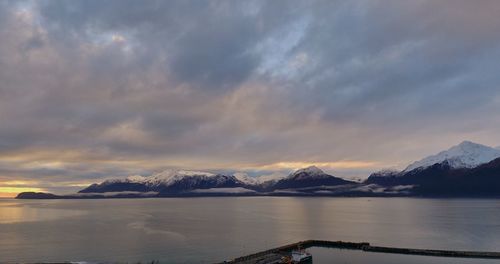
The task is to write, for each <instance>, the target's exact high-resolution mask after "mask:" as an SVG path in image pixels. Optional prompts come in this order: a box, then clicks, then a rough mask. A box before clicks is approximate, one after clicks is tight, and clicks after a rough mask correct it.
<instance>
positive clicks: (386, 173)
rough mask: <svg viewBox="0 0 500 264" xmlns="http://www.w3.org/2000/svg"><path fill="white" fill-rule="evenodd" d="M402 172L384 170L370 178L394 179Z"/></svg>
mask: <svg viewBox="0 0 500 264" xmlns="http://www.w3.org/2000/svg"><path fill="white" fill-rule="evenodd" d="M399 174H400V172H399V171H397V170H394V169H384V170H380V171H377V172H374V173H372V174H371V175H370V176H373V177H392V176H397V175H399Z"/></svg>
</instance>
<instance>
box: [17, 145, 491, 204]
mask: <svg viewBox="0 0 500 264" xmlns="http://www.w3.org/2000/svg"><path fill="white" fill-rule="evenodd" d="M499 194H500V149H498V148H492V147H488V146H485V145H481V144H477V143H473V142H470V141H464V142H462V143H460V144H458V145H456V146H453V147H451V148H449V149H448V150H445V151H441V152H439V153H437V154H435V155H431V156H428V157H425V158H423V159H421V160H419V161H415V162H413V163H411V164H410V165H409V166H408V167H407V168H406V169H404V170H402V171H396V170H382V171H379V172H375V173H372V174H371V175H370V176H369V177H368V178H367V179H366V180H365V181H364V182H354V181H349V180H345V179H342V178H339V177H336V176H334V175H330V174H327V173H325V172H324V171H322V170H321V169H319V168H318V167H316V166H310V167H307V168H303V169H299V170H297V171H295V172H293V173H291V174H290V175H288V176H287V177H282V178H256V177H250V176H248V175H246V174H238V173H236V174H234V175H225V174H214V173H210V172H202V171H187V170H165V171H162V172H159V173H156V174H153V175H150V176H140V175H134V176H129V177H127V178H125V179H113V180H106V181H104V182H102V183H95V184H92V185H90V186H88V187H86V188H84V189H82V190H80V191H79V192H78V193H77V194H72V195H65V196H56V195H51V194H36V193H21V194H19V196H18V198H108V197H171V196H241V195H271V196H272V195H277V196H456V197H460V196H498V195H499Z"/></svg>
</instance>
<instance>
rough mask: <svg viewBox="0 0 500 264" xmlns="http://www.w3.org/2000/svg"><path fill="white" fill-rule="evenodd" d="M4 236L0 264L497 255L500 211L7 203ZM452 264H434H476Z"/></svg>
mask: <svg viewBox="0 0 500 264" xmlns="http://www.w3.org/2000/svg"><path fill="white" fill-rule="evenodd" d="M0 234H1V236H0V262H5V261H21V262H33V261H68V260H72V261H78V260H86V261H124V262H125V261H127V262H134V261H143V262H146V261H151V260H161V261H165V262H169V263H207V262H214V261H221V260H224V259H229V258H233V257H237V256H240V255H244V254H249V253H253V252H256V251H260V250H263V249H266V248H271V247H276V246H280V245H283V244H287V243H292V242H296V241H299V240H306V239H325V240H344V241H353V242H361V241H367V242H370V243H372V244H375V245H380V246H398V247H414V248H438V249H452V250H481V251H500V203H499V201H498V200H486V199H411V198H286V197H245V198H179V199H177V198H167V199H107V200H10V199H1V200H0ZM311 250H312V251H316V253H314V252H313V253H314V255H315V263H329V261H328V260H329V259H330V257H331V256H330V253H328V252H336V251H332V250H327V251H325V249H311ZM341 252H343V253H338V252H337V253H335V254H332V255H333V256H335V257H336V258H339V261H340V260H342V258H341V256H346V254H348V255H347V256H348V257H347V258H344V260H343V262H339V263H359V262H357V261H356V262H349V259H353V258H354V259H359V258H361V259H363V258H364V259H365V260H370V263H377V262H373V261H374V260H376V259H377V257H373V256H372V255H371V254H375V255H376V256H379V257H378V258H386V259H384V260H382V262H380V263H396V262H390V261H391V258H392V259H394V258H396V260H395V261H397V260H398V256H401V255H390V256H389V255H387V254H378V253H362V252H357V253H353V251H348V252H347V253H345V252H346V251H341ZM342 254H343V255H342ZM349 254H351V255H349ZM385 256H387V257H385ZM413 259H415V258H413ZM416 260H421V259H418V257H417V258H416ZM445 260H446V259H444V258H440V260H436V261H437V262H435V263H471V262H442V261H445ZM399 261H401V259H399ZM411 261H412V258H411V257H408V256H405V262H406V263H418V262H411ZM440 261H441V262H440ZM460 261H461V260H460ZM471 261H472V260H471ZM433 262H434V261H433ZM474 263H486V262H474ZM488 263H494V262H488Z"/></svg>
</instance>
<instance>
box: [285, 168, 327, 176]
mask: <svg viewBox="0 0 500 264" xmlns="http://www.w3.org/2000/svg"><path fill="white" fill-rule="evenodd" d="M325 176H330V175H327V174H326V173H324V172H323V171H322V170H321V169H320V168H318V167H316V166H309V167H307V168H304V169H300V170H296V171H295V172H293V173H292V174H290V176H288V178H293V179H302V178H306V177H307V178H317V177H325Z"/></svg>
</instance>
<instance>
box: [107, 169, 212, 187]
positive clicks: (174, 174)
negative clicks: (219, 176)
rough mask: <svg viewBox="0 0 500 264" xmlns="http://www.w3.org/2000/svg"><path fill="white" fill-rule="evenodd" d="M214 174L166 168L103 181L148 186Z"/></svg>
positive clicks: (204, 177) (166, 184)
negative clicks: (149, 174) (155, 171)
mask: <svg viewBox="0 0 500 264" xmlns="http://www.w3.org/2000/svg"><path fill="white" fill-rule="evenodd" d="M214 176H216V174H213V173H209V172H203V171H188V170H173V169H168V170H164V171H161V172H158V173H155V174H152V175H151V176H141V175H132V176H129V177H127V178H126V179H114V180H108V181H106V182H104V183H108V184H109V183H119V182H128V183H140V184H145V185H148V186H158V185H164V186H169V185H171V184H173V183H175V182H177V181H179V180H181V179H183V178H185V177H196V178H200V179H207V178H210V177H214Z"/></svg>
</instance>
